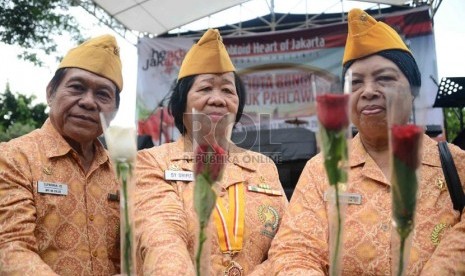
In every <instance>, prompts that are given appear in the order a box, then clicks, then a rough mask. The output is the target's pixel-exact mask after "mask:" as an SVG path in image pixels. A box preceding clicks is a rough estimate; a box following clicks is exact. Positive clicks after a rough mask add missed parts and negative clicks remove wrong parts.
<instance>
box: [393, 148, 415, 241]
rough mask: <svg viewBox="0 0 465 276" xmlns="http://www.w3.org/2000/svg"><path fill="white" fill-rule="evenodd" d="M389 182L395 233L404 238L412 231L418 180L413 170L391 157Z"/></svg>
mask: <svg viewBox="0 0 465 276" xmlns="http://www.w3.org/2000/svg"><path fill="white" fill-rule="evenodd" d="M393 158H394V159H393V162H392V163H393V164H392V165H393V174H392V180H391V189H392V201H393V202H392V212H393V219H394V221H395V223H396V229H397V232H399V234H400V236H401V237H402V238H406V237H407V236H408V235H409V233H410V232H411V231H412V229H413V219H414V215H415V208H416V203H417V190H418V180H417V174H416V172H415V170H412V169H411V168H409V167H408V166H407V165H405V164H404V163H403V162H402V161H401V160H400V159H398V158H396V157H393Z"/></svg>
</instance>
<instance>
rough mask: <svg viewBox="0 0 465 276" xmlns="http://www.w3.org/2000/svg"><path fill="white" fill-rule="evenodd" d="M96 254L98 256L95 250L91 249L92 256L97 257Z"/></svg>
mask: <svg viewBox="0 0 465 276" xmlns="http://www.w3.org/2000/svg"><path fill="white" fill-rule="evenodd" d="M97 256H98V253H97V251H96V250H95V251H92V257H94V258H97Z"/></svg>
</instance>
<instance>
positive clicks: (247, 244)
mask: <svg viewBox="0 0 465 276" xmlns="http://www.w3.org/2000/svg"><path fill="white" fill-rule="evenodd" d="M184 141H185V139H183V138H181V139H179V140H178V141H177V142H175V143H170V144H164V145H162V146H160V147H155V148H152V149H149V150H144V151H141V152H140V153H139V156H138V159H137V166H136V176H137V190H136V194H137V195H136V201H137V203H136V207H135V209H136V213H135V218H136V243H137V245H138V258H140V259H142V261H143V264H142V266H140V267H139V269H143V271H144V275H194V265H193V263H194V262H193V260H194V254H195V253H194V248H195V244H196V241H197V233H198V222H197V216H196V213H195V211H194V207H193V188H194V183H193V182H191V181H167V180H165V177H164V172H165V171H166V170H172V169H176V168H178V169H180V170H184V171H192V170H193V162H192V161H193V160H192V155H191V154H189V153H185V152H184V145H183V143H184ZM229 152H230V154H229V162H230V163H228V165H227V166H226V168H225V171H224V174H223V178H222V180H221V182H220V183H218V187H219V189H218V191H219V192H218V194H219V196H220V197H222V198H223V199H224V202H225V203H226V204H227V202H228V192H227V188H228V187H229V186H231V185H234V184H236V183H240V182H244V184H245V185H246V188H247V185H258V184H260V183H266V184H268V185H269V186H270V187H271V189H274V190H279V191H281V193H282V195H281V196H276V195H269V194H265V193H256V192H250V191H247V190H246V192H245V193H246V194H245V201H246V202H245V204H246V211H245V212H246V213H245V230H244V242H243V249H242V251H241V252H239V253H238V254H237V255H235V256H234V257H233V258H232V259H233V260H234V261H236V262H237V263H239V264H240V265H241V266H242V267H243V269H244V272H245V273H250V272H251V271H252V270H253V269H256V267H257V266H258V265H259V264H261V263H262V262H264V261H265V260H266V259H267V252H268V248H269V247H270V244H271V240H272V238H273V237H274V234H275V233H276V231H277V229H278V225H279V222H280V220H281V215H282V214H283V211H284V208H285V206H286V205H287V199H286V197H285V195H284V191H283V188H282V186H281V183H280V181H279V177H278V172H277V169H276V166H275V164H274V163H273V162H272V161H271V160H270V159H269V158H268V157H265V156H264V155H262V154H259V153H254V152H251V151H245V150H242V149H239V148H237V147H235V146H233V147H232V148H231V149H230V151H229ZM212 218H213V216H212ZM209 231H210V233H211V242H210V243H208V242H207V243H206V247H207V248H208V247H210V249H209V250H210V252H211V259H210V261H211V272H212V274H211V275H222V273H223V271H224V269H225V267H226V266H227V265H228V264H229V263H230V260H231V257H230V256H229V255H226V254H222V253H221V251H220V247H219V244H218V238H217V231H216V228H215V225H214V224H213V223H212V224H211V225H210V228H209ZM139 265H140V263H139Z"/></svg>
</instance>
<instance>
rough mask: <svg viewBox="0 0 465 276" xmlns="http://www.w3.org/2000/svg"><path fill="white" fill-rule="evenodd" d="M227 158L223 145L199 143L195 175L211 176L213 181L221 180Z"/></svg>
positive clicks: (196, 152)
mask: <svg viewBox="0 0 465 276" xmlns="http://www.w3.org/2000/svg"><path fill="white" fill-rule="evenodd" d="M226 159H227V155H226V152H225V150H224V149H223V148H222V147H221V146H219V145H217V144H215V145H213V146H212V147H210V145H207V144H204V145H199V146H198V147H197V149H196V151H195V161H196V162H195V175H199V174H204V175H205V176H209V178H210V180H211V181H212V182H215V181H217V180H219V178H220V176H221V172H222V171H223V167H224V165H225V164H226Z"/></svg>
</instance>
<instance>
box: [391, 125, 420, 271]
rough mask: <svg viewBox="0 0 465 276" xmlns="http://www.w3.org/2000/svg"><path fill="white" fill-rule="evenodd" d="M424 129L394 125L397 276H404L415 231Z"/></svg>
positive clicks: (393, 170) (393, 202)
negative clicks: (418, 176) (410, 240)
mask: <svg viewBox="0 0 465 276" xmlns="http://www.w3.org/2000/svg"><path fill="white" fill-rule="evenodd" d="M422 137H423V129H422V128H421V127H419V126H416V125H393V126H392V128H391V148H392V177H391V182H392V187H391V188H392V213H393V221H394V228H395V229H396V231H397V233H398V234H399V239H400V241H399V242H400V245H399V256H398V265H397V275H398V276H401V275H403V274H404V269H405V264H404V255H405V254H406V252H405V249H406V242H407V239H408V237H409V235H410V234H411V232H412V230H413V228H414V216H415V209H416V203H417V190H418V179H417V174H416V170H417V169H418V167H419V164H420V154H419V153H420V145H421V141H422Z"/></svg>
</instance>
